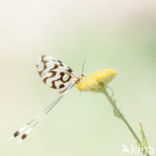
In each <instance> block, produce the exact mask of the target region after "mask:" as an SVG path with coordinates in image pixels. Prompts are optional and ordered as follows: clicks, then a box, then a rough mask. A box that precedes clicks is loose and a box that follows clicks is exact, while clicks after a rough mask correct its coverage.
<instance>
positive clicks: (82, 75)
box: [81, 58, 86, 77]
mask: <svg viewBox="0 0 156 156" xmlns="http://www.w3.org/2000/svg"><path fill="white" fill-rule="evenodd" d="M85 63H86V58H85V59H84V60H83V64H82V70H81V77H85V75H84V74H83V73H84V67H85Z"/></svg>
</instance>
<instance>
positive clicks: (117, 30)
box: [0, 0, 156, 156]
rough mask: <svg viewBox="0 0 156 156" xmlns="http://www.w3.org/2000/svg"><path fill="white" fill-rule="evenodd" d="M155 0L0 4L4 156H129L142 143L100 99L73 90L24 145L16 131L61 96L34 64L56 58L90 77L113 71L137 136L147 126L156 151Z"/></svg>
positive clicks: (117, 93)
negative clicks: (15, 136)
mask: <svg viewBox="0 0 156 156" xmlns="http://www.w3.org/2000/svg"><path fill="white" fill-rule="evenodd" d="M155 42H156V1H154V0H153V1H152V0H138V1H133V0H127V1H124V0H119V1H113V0H111V1H110V0H104V1H103V0H101V1H100V0H88V1H87V0H79V1H73V0H53V1H50V0H44V1H43V0H27V1H25V0H14V1H11V0H6V1H1V2H0V69H1V70H0V71H1V81H0V123H1V128H0V155H1V156H21V155H22V156H28V155H29V156H30V155H32V156H33V155H38V156H43V155H46V156H51V155H55V156H73V155H74V156H104V155H107V156H115V155H119V156H129V155H130V154H128V153H122V152H121V149H122V145H123V144H125V145H127V146H128V147H130V146H131V144H134V145H136V142H135V140H134V139H133V137H132V136H131V134H130V133H129V131H128V129H127V128H126V127H125V125H124V124H123V123H122V122H121V121H120V120H118V119H117V118H115V117H114V116H113V115H112V108H111V106H110V104H109V103H108V101H107V100H106V98H105V97H104V96H102V95H100V94H92V93H80V92H79V91H78V90H77V89H76V88H73V89H72V90H71V91H70V92H69V93H68V95H66V96H65V97H64V98H63V99H62V100H61V101H60V102H59V104H58V105H57V106H56V107H55V108H54V109H53V110H52V111H51V112H50V114H48V116H47V117H46V118H45V119H44V120H43V121H42V122H41V124H40V125H39V126H38V127H37V128H36V129H34V130H33V132H32V133H31V135H30V136H29V138H28V139H27V140H25V142H24V143H23V144H20V145H18V144H17V140H15V141H13V142H12V143H8V139H9V137H10V136H11V135H12V133H13V132H14V131H15V130H16V129H17V128H19V127H20V126H23V124H25V123H26V122H27V121H28V120H30V119H31V118H32V117H34V115H35V114H37V113H38V112H39V111H41V110H42V109H43V108H44V107H45V106H46V105H47V104H49V103H50V102H51V101H52V100H53V99H54V98H55V97H56V96H57V93H56V91H55V90H52V89H50V88H48V87H46V86H45V85H44V84H43V83H42V82H41V79H40V77H39V76H38V73H37V70H36V67H35V61H36V57H37V56H38V55H41V54H42V53H45V54H48V55H51V56H54V57H57V58H59V59H60V60H62V61H63V62H64V63H65V64H67V65H69V66H71V67H72V68H73V70H74V71H75V72H76V73H80V72H81V66H82V62H83V60H84V58H87V63H86V66H85V74H86V75H89V74H90V73H92V72H94V71H97V70H99V69H105V68H113V69H116V70H117V71H118V76H117V77H116V79H115V80H114V81H113V82H112V83H111V84H110V86H111V87H112V88H113V90H114V92H115V98H116V100H117V103H118V106H119V107H121V111H122V112H123V113H124V114H125V116H126V118H127V119H128V121H129V122H130V124H132V126H133V127H134V129H135V130H136V132H137V134H138V135H139V136H140V133H139V125H138V123H139V122H142V123H143V126H144V129H145V133H146V135H147V139H148V142H149V145H150V146H152V147H153V148H156V141H155V137H156V134H155V132H156V126H155V123H156V122H155V118H156V114H155V111H156V94H155V93H156V83H155V81H156V71H155V69H156V43H155Z"/></svg>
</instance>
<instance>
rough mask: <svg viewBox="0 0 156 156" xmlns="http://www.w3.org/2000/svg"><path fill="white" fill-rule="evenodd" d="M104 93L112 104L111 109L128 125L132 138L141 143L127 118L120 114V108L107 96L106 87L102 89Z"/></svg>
mask: <svg viewBox="0 0 156 156" xmlns="http://www.w3.org/2000/svg"><path fill="white" fill-rule="evenodd" d="M104 94H105V95H106V97H107V99H108V100H109V102H110V104H111V105H112V107H113V109H114V110H115V111H116V112H117V113H118V115H119V117H120V119H121V120H122V121H123V122H124V123H125V124H126V126H127V127H128V129H129V130H130V132H131V134H132V135H133V136H134V138H135V139H136V141H137V143H138V144H139V145H141V141H140V139H139V138H138V136H137V135H136V133H135V132H134V130H133V129H132V127H131V126H130V125H129V123H128V122H127V120H126V119H125V117H124V116H123V115H122V113H121V112H120V110H119V109H118V108H117V106H116V104H115V102H114V101H113V99H112V98H111V97H110V96H109V94H108V92H107V91H106V89H104Z"/></svg>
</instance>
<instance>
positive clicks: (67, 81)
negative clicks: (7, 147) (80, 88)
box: [11, 55, 83, 143]
mask: <svg viewBox="0 0 156 156" xmlns="http://www.w3.org/2000/svg"><path fill="white" fill-rule="evenodd" d="M36 67H37V70H38V73H39V75H40V76H41V79H42V81H43V82H44V83H45V84H46V85H47V86H49V87H51V88H53V89H57V90H58V93H59V94H60V95H59V96H58V97H57V98H56V99H55V100H54V101H53V102H52V103H51V104H50V105H48V106H47V107H46V108H45V109H43V111H42V112H41V113H39V114H38V115H37V116H36V117H35V118H34V119H32V120H31V121H29V122H28V123H27V124H26V125H25V126H23V127H22V128H20V129H19V130H17V131H16V132H15V133H14V134H13V136H12V137H11V139H14V138H16V137H17V136H21V137H20V140H19V143H20V142H22V141H23V140H24V139H25V138H26V137H27V135H28V134H29V133H30V132H31V131H32V129H33V127H35V126H36V125H37V124H38V123H39V121H40V120H41V119H42V118H43V117H44V116H45V115H46V114H47V113H48V112H49V111H50V110H51V109H52V108H53V107H54V106H55V105H56V103H57V102H58V101H59V100H60V99H61V98H62V97H63V96H64V95H65V94H66V93H67V91H69V89H71V88H72V87H73V86H74V85H77V84H78V83H79V82H80V80H81V78H82V77H83V74H81V76H78V75H77V74H76V73H74V72H73V71H72V69H71V68H70V67H67V66H66V65H64V64H63V63H62V62H61V61H60V60H57V59H56V58H53V57H51V56H46V55H42V56H38V57H37V62H36Z"/></svg>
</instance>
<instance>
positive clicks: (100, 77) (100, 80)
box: [78, 69, 117, 92]
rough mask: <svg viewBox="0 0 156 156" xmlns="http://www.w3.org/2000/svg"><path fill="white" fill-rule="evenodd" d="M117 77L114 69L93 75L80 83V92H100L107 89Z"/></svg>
mask: <svg viewBox="0 0 156 156" xmlns="http://www.w3.org/2000/svg"><path fill="white" fill-rule="evenodd" d="M116 75H117V72H116V71H115V70H113V69H105V70H100V71H97V72H95V73H93V74H91V75H90V76H89V77H88V78H86V79H84V80H83V81H82V82H80V83H79V85H78V89H79V90H80V91H96V92H97V91H99V90H100V89H101V88H105V87H106V86H107V84H108V83H109V82H110V81H111V80H112V79H113V78H114V77H115V76H116Z"/></svg>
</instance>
